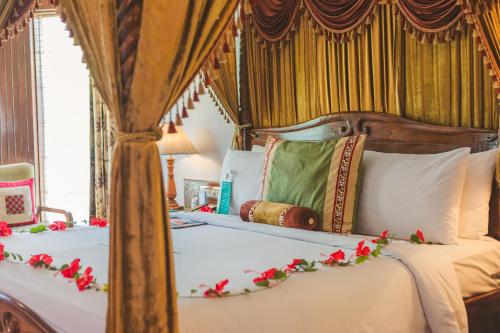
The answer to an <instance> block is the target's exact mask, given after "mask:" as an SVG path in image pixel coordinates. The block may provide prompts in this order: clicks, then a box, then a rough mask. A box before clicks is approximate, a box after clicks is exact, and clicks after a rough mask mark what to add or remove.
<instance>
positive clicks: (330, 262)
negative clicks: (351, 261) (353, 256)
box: [322, 249, 345, 266]
mask: <svg viewBox="0 0 500 333" xmlns="http://www.w3.org/2000/svg"><path fill="white" fill-rule="evenodd" d="M344 259H345V253H344V251H342V250H341V249H339V250H337V251H335V252H333V253H331V254H330V255H329V256H328V259H326V260H323V262H322V263H323V264H324V265H327V266H334V265H335V264H338V263H339V262H340V261H341V260H344Z"/></svg>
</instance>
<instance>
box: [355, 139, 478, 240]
mask: <svg viewBox="0 0 500 333" xmlns="http://www.w3.org/2000/svg"><path fill="white" fill-rule="evenodd" d="M469 152H470V149H469V148H461V149H456V150H453V151H449V152H445V153H440V154H429V155H414V154H387V153H378V152H374V151H365V153H364V157H363V164H362V168H363V173H364V176H363V183H362V186H363V188H362V191H361V197H360V203H359V217H358V221H357V223H356V225H357V226H356V231H357V232H358V233H361V234H366V235H374V236H375V235H379V234H380V233H381V232H382V231H383V230H384V229H389V230H390V232H391V234H392V233H394V234H396V237H397V238H401V239H409V238H410V235H411V234H414V233H415V232H416V230H417V229H420V230H422V231H423V233H424V236H425V238H426V241H432V242H436V243H443V244H452V243H454V242H455V241H456V238H457V232H458V216H459V209H460V199H461V197H462V191H463V186H464V181H465V172H466V169H467V160H468V156H469Z"/></svg>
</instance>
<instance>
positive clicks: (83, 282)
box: [76, 267, 94, 291]
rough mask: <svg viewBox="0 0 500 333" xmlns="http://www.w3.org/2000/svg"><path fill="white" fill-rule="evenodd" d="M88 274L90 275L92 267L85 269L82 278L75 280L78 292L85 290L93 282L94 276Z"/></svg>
mask: <svg viewBox="0 0 500 333" xmlns="http://www.w3.org/2000/svg"><path fill="white" fill-rule="evenodd" d="M90 273H92V267H87V268H85V271H84V272H83V274H82V276H80V277H78V278H77V279H76V286H77V287H78V290H79V291H83V290H85V289H87V287H88V286H89V285H90V284H91V283H92V282H93V281H94V276H92V275H91V274H90Z"/></svg>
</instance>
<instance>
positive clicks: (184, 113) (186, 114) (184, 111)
mask: <svg viewBox="0 0 500 333" xmlns="http://www.w3.org/2000/svg"><path fill="white" fill-rule="evenodd" d="M181 117H182V118H187V117H189V115H188V112H187V109H186V105H184V104H183V105H182V115H181Z"/></svg>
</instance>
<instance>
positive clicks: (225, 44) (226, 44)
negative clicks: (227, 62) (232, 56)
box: [222, 39, 231, 53]
mask: <svg viewBox="0 0 500 333" xmlns="http://www.w3.org/2000/svg"><path fill="white" fill-rule="evenodd" d="M230 51H231V50H230V49H229V44H228V43H227V41H226V40H225V39H224V43H223V44H222V52H224V53H229V52H230Z"/></svg>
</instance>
